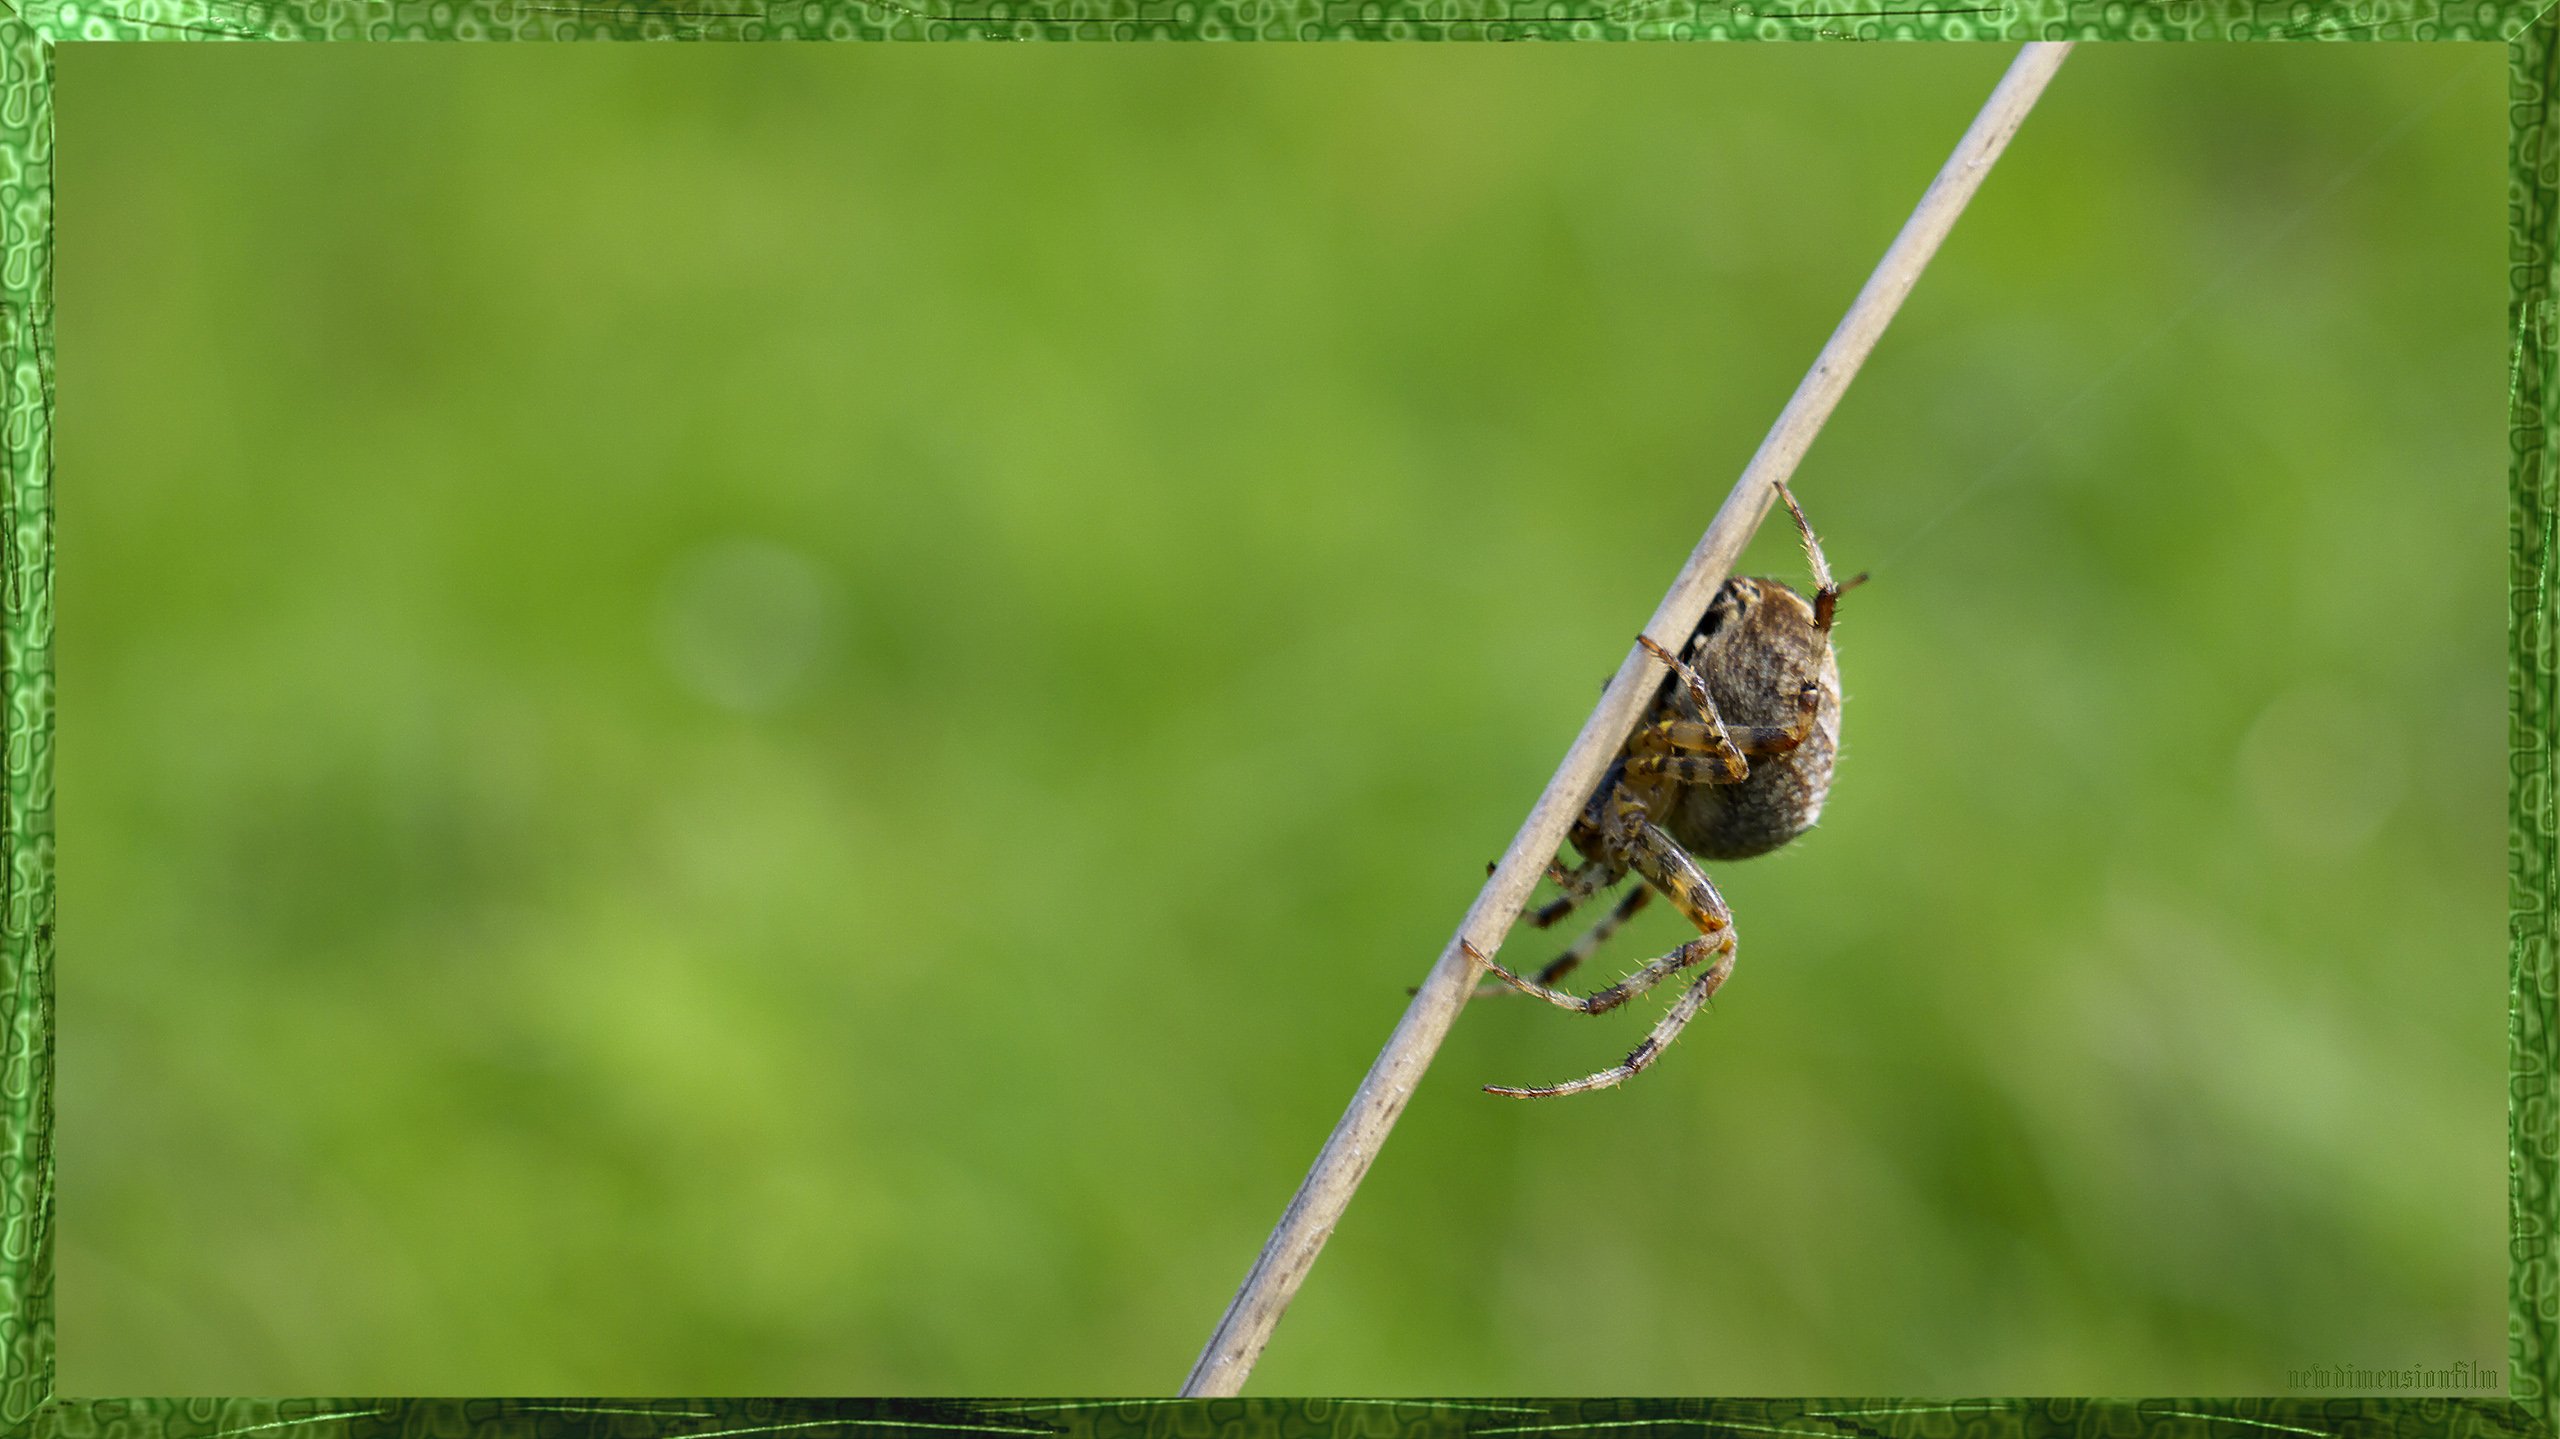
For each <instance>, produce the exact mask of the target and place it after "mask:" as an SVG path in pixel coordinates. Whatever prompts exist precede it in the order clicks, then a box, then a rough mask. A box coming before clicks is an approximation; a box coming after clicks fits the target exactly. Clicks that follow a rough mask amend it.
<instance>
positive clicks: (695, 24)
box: [27, 0, 2536, 41]
mask: <svg viewBox="0 0 2560 1439" xmlns="http://www.w3.org/2000/svg"><path fill="white" fill-rule="evenodd" d="M27 13H28V15H29V16H30V17H31V18H32V19H33V20H34V22H35V23H36V25H37V26H38V28H39V29H41V30H42V31H43V32H44V33H45V35H46V36H47V38H48V39H59V40H143V39H154V40H172V39H177V40H183V39H190V38H197V39H237V40H663V39H680V40H958V39H982V40H1160V39H1161V40H1177V39H1179V40H1314V39H1324V40H1346V39H1357V40H1625V39H1637V40H2006V41H2016V40H2503V39H2505V38H2507V37H2508V36H2509V35H2511V34H2512V33H2513V32H2515V31H2516V30H2517V29H2519V28H2520V27H2522V26H2523V25H2524V24H2525V22H2526V21H2527V19H2528V18H2529V17H2531V16H2533V15H2534V14H2535V13H2536V7H2534V6H2531V5H2526V4H2520V3H2514V0H2482V3H2475V4H2436V3H2429V0H2344V3H2339V0H2325V3H2320V4H2312V3H2307V0H2290V2H2289V3H2266V0H2256V3H2252V0H2167V3H2165V4H2157V3H2155V4H2141V5H2133V4H2126V3H2123V0H1952V3H1938V4H1930V3H1926V0H1923V3H1910V0H1904V3H1899V4H1890V5H1886V4H1878V3H1877V0H682V3H675V0H665V3H658V0H653V3H646V4H644V3H638V0H620V3H594V0H591V3H584V4H580V3H576V0H571V3H555V0H372V3H346V0H105V2H103V3H69V4H61V5H52V6H44V7H36V8H31V9H29V10H28V11H27Z"/></svg>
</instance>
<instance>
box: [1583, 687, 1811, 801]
mask: <svg viewBox="0 0 2560 1439" xmlns="http://www.w3.org/2000/svg"><path fill="white" fill-rule="evenodd" d="M1821 705H1822V689H1821V687H1820V686H1818V685H1812V684H1806V685H1801V686H1799V687H1798V688H1797V690H1796V717H1795V718H1794V719H1792V720H1790V721H1788V722H1787V723H1785V724H1783V725H1735V726H1733V727H1732V728H1730V729H1726V728H1723V727H1720V726H1719V727H1715V728H1710V727H1709V726H1707V725H1704V724H1701V723H1699V722H1698V721H1696V720H1663V721H1661V722H1659V723H1657V724H1655V725H1654V726H1653V727H1652V728H1651V729H1647V730H1643V731H1640V732H1638V734H1637V735H1636V737H1635V740H1634V742H1633V743H1632V744H1631V745H1630V748H1632V749H1633V750H1635V751H1636V753H1635V754H1634V756H1633V757H1632V758H1630V759H1629V760H1628V761H1627V773H1629V774H1631V775H1634V776H1635V777H1636V778H1637V779H1639V780H1648V779H1657V778H1669V779H1671V780H1674V781H1676V782H1678V783H1681V784H1739V783H1741V782H1742V781H1743V780H1746V779H1749V778H1750V777H1751V766H1750V764H1749V763H1748V762H1747V760H1748V759H1751V758H1760V757H1763V756H1767V755H1781V754H1785V753H1787V752H1788V751H1789V750H1792V749H1794V748H1795V747H1796V746H1797V745H1800V744H1803V743H1804V742H1805V740H1806V739H1807V738H1808V737H1809V736H1811V735H1812V733H1813V723H1814V716H1815V715H1816V713H1817V712H1818V711H1819V710H1820V708H1821Z"/></svg>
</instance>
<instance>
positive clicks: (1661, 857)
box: [1468, 813, 1736, 1099]
mask: <svg viewBox="0 0 2560 1439" xmlns="http://www.w3.org/2000/svg"><path fill="white" fill-rule="evenodd" d="M1623 823H1624V824H1625V826H1626V828H1627V829H1629V830H1630V831H1632V833H1631V835H1630V836H1629V838H1630V840H1631V842H1629V843H1627V845H1626V848H1627V850H1628V851H1629V853H1628V856H1627V857H1628V859H1630V860H1631V861H1632V862H1633V864H1634V867H1635V870H1636V872H1637V873H1638V874H1640V875H1642V876H1643V877H1644V879H1645V882H1646V883H1648V884H1650V885H1652V886H1653V887H1654V888H1656V889H1659V890H1661V891H1662V893H1663V897H1664V898H1666V899H1668V900H1670V901H1671V902H1672V904H1673V905H1675V906H1677V907H1678V908H1679V910H1680V912H1681V913H1682V914H1683V915H1686V916H1687V917H1688V919H1689V922H1690V923H1691V924H1694V925H1696V926H1697V927H1698V938H1696V939H1693V940H1690V941H1689V942H1688V943H1686V944H1683V945H1681V946H1680V947H1679V948H1677V949H1674V950H1673V951H1671V953H1669V954H1666V955H1664V956H1662V957H1661V958H1660V959H1657V960H1654V961H1653V962H1651V963H1650V964H1647V965H1646V966H1645V967H1644V968H1642V969H1640V970H1638V971H1636V972H1635V973H1634V974H1632V975H1629V976H1628V977H1627V978H1625V979H1624V980H1621V981H1619V982H1618V983H1617V984H1615V985H1612V986H1610V987H1609V988H1608V989H1604V990H1601V991H1600V992H1599V993H1597V994H1594V995H1591V996H1590V997H1589V998H1587V999H1582V998H1576V997H1575V996H1573V995H1569V994H1565V993H1562V992H1560V991H1557V990H1554V989H1549V988H1547V987H1546V986H1544V985H1536V984H1532V983H1531V982H1529V981H1527V980H1523V979H1521V978H1520V977H1519V976H1517V975H1514V974H1512V973H1511V972H1509V971H1508V970H1505V969H1503V968H1502V967H1501V966H1500V965H1497V964H1495V963H1494V962H1493V961H1492V960H1490V959H1486V960H1485V961H1484V962H1485V967H1486V968H1488V969H1490V970H1492V971H1493V973H1494V975H1495V976H1496V977H1497V978H1500V979H1502V980H1504V981H1506V982H1508V983H1509V984H1511V986H1512V987H1514V988H1516V989H1519V990H1521V991H1522V992H1524V993H1528V994H1534V995H1537V996H1538V997H1539V998H1541V999H1544V1000H1546V1001H1547V1002H1548V1003H1550V1004H1553V1005H1557V1006H1559V1007H1560V1008H1564V1009H1571V1010H1576V1011H1578V1012H1580V1013H1584V1014H1600V1013H1603V1012H1605V1011H1607V1010H1609V1009H1614V1008H1616V1007H1617V1006H1618V1005H1620V1004H1622V1003H1624V1002H1626V1001H1627V1000H1628V999H1631V998H1633V997H1634V996H1636V995H1638V994H1642V993H1643V992H1644V991H1646V990H1648V989H1651V988H1652V987H1653V986H1654V985H1656V984H1658V983H1660V982H1661V981H1662V980H1664V979H1665V978H1668V977H1669V976H1671V975H1673V974H1676V973H1678V972H1680V971H1681V970H1684V969H1687V968H1689V967H1690V966H1692V965H1694V964H1697V963H1698V962H1699V961H1701V960H1703V959H1706V958H1707V957H1708V956H1710V955H1713V956H1714V957H1715V961H1714V963H1712V964H1710V965H1708V966H1707V969H1706V971H1705V972H1704V973H1702V974H1700V975H1699V976H1698V978H1697V980H1696V981H1695V982H1694V983H1692V984H1691V985H1690V986H1689V989H1688V991H1687V992H1686V993H1684V994H1682V995H1681V996H1680V998H1679V999H1678V1000H1677V1001H1675V1002H1674V1003H1673V1004H1672V1006H1671V1008H1670V1010H1669V1011H1667V1012H1666V1013H1665V1014H1664V1015H1663V1017H1662V1020H1661V1022H1659V1023H1657V1024H1656V1025H1654V1027H1653V1032H1652V1033H1650V1034H1648V1035H1646V1036H1645V1039H1644V1042H1643V1043H1642V1044H1639V1045H1637V1046H1636V1047H1635V1049H1634V1051H1633V1052H1631V1053H1630V1054H1628V1056H1627V1058H1626V1060H1625V1062H1623V1063H1621V1064H1619V1065H1617V1066H1616V1067H1614V1068H1611V1069H1605V1070H1602V1071H1601V1072H1599V1073H1598V1074H1594V1075H1589V1076H1586V1077H1584V1078H1582V1079H1577V1080H1572V1081H1570V1082H1568V1083H1565V1084H1556V1085H1544V1086H1539V1087H1535V1088H1527V1089H1521V1088H1512V1087H1508V1086H1503V1085H1487V1086H1485V1092H1486V1093H1488V1094H1499V1095H1503V1096H1505V1097H1507V1098H1512V1099H1544V1098H1550V1097H1552V1096H1555V1095H1560V1094H1580V1093H1582V1092H1584V1091H1585V1090H1591V1089H1607V1088H1609V1087H1611V1086H1612V1085H1618V1084H1624V1083H1625V1082H1626V1081H1627V1080H1628V1079H1629V1078H1630V1077H1632V1076H1634V1075H1635V1074H1637V1073H1639V1072H1641V1071H1642V1070H1643V1069H1644V1068H1645V1066H1647V1065H1649V1064H1651V1063H1653V1061H1654V1060H1655V1059H1656V1058H1657V1057H1659V1056H1660V1055H1661V1053H1662V1050H1663V1048H1664V1047H1665V1046H1667V1045H1669V1044H1670V1043H1671V1041H1672V1040H1674V1039H1677V1038H1679V1037H1680V1031H1681V1030H1683V1029H1685V1028H1687V1027H1688V1024H1689V1021H1690V1020H1692V1019H1694V1018H1696V1017H1697V1015H1698V1011H1699V1010H1701V1009H1703V1008H1705V1007H1706V1003H1707V1001H1708V1000H1710V999H1712V998H1714V997H1715V993H1716V991H1717V990H1718V989H1721V988H1723V987H1724V982H1725V980H1726V978H1727V977H1729V976H1730V975H1731V974H1732V973H1733V961H1734V954H1735V948H1736V947H1735V944H1734V933H1733V911H1732V910H1730V909H1728V908H1726V906H1725V902H1724V897H1723V896H1722V895H1720V894H1718V893H1716V887H1715V885H1714V884H1713V883H1712V882H1711V881H1709V880H1708V878H1707V876H1706V874H1705V872H1704V871H1702V870H1700V869H1699V868H1698V864H1697V861H1695V860H1693V859H1691V858H1690V857H1689V855H1688V853H1687V851H1685V850H1683V849H1681V848H1680V846H1679V844H1678V842H1677V841H1675V840H1673V839H1672V838H1671V836H1670V835H1668V834H1665V833H1664V832H1663V831H1662V829H1661V827H1660V826H1658V825H1656V824H1654V823H1653V822H1652V821H1650V820H1647V819H1643V818H1641V817H1640V816H1637V815H1635V814H1632V813H1630V814H1629V815H1628V817H1627V819H1626V820H1625V821H1624V822H1623ZM1468 952H1469V953H1470V954H1473V953H1474V950H1473V949H1472V948H1470V949H1469V951H1468ZM1476 957H1477V958H1479V959H1482V958H1483V956H1481V955H1477V956H1476Z"/></svg>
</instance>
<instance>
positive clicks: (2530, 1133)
mask: <svg viewBox="0 0 2560 1439" xmlns="http://www.w3.org/2000/svg"><path fill="white" fill-rule="evenodd" d="M2508 63H2509V66H2510V69H2509V80H2508V92H2507V93H2508V99H2509V105H2510V107H2511V108H2510V110H2509V112H2508V115H2509V118H2508V123H2509V126H2510V127H2511V133H2512V137H2513V138H2512V140H2511V142H2510V143H2511V149H2510V169H2509V170H2508V182H2507V185H2508V225H2509V241H2508V246H2509V253H2508V259H2509V264H2510V271H2509V287H2510V296H2509V300H2508V312H2507V314H2508V318H2507V322H2508V325H2509V326H2510V327H2511V329H2512V332H2513V334H2514V335H2515V358H2514V361H2513V375H2514V379H2513V383H2512V389H2513V391H2514V394H2513V396H2512V399H2511V401H2510V418H2509V423H2510V425H2511V427H2512V428H2511V431H2510V435H2511V443H2512V445H2513V447H2514V470H2513V475H2512V481H2511V487H2510V496H2511V498H2510V500H2509V506H2510V520H2509V523H2510V525H2511V526H2512V528H2511V530H2510V532H2509V536H2508V546H2509V552H2510V554H2511V555H2512V557H2513V558H2512V560H2511V564H2512V570H2511V583H2512V586H2513V588H2512V590H2511V592H2510V598H2509V603H2508V616H2507V635H2508V646H2509V648H2508V658H2507V689H2508V716H2509V718H2508V746H2509V754H2510V755H2511V756H2512V758H2511V759H2510V761H2509V763H2510V766H2511V768H2510V770H2509V775H2508V789H2507V795H2508V799H2507V803H2508V815H2507V827H2508V836H2509V838H2508V851H2507V853H2508V865H2509V871H2510V872H2509V877H2508V879H2509V883H2508V911H2509V916H2510V918H2509V934H2508V943H2509V947H2510V951H2511V958H2510V964H2511V971H2510V972H2511V975H2512V983H2513V990H2512V997H2511V998H2510V1000H2509V1002H2508V1007H2507V1026H2508V1028H2507V1064H2508V1079H2507V1085H2508V1102H2507V1112H2508V1123H2509V1125H2510V1126H2511V1127H2510V1130H2509V1133H2508V1139H2507V1145H2508V1148H2507V1172H2508V1212H2509V1218H2508V1224H2509V1227H2510V1238H2509V1247H2508V1264H2509V1270H2508V1285H2509V1289H2508V1305H2509V1309H2508V1317H2507V1350H2508V1356H2509V1358H2508V1362H2509V1367H2510V1368H2511V1369H2512V1370H2513V1371H2514V1375H2513V1379H2512V1381H2511V1384H2510V1387H2509V1392H2511V1393H2513V1394H2514V1395H2515V1397H2516V1398H2517V1399H2518V1400H2519V1401H2520V1402H2522V1403H2525V1404H2527V1405H2530V1406H2532V1408H2533V1409H2534V1410H2535V1412H2537V1413H2539V1414H2541V1415H2542V1416H2543V1417H2544V1419H2545V1420H2546V1422H2547V1421H2548V1420H2549V1418H2550V1413H2551V1411H2550V1398H2551V1394H2552V1392H2553V1379H2554V1375H2553V1372H2552V1366H2553V1362H2554V1353H2553V1347H2554V1345H2553V1336H2554V1331H2555V1328H2560V1274H2555V1273H2554V1270H2553V1261H2554V1255H2553V1249H2552V1228H2553V1223H2554V1218H2555V1215H2554V1208H2553V1178H2554V1164H2555V1157H2556V1156H2560V1109H2555V1106H2554V1104H2553V1099H2554V1093H2553V1086H2552V1072H2553V1065H2552V1000H2553V993H2554V983H2553V974H2552V923H2551V915H2552V902H2553V899H2554V898H2555V886H2560V870H2555V864H2560V839H2555V831H2560V825H2555V822H2554V813H2553V808H2552V802H2553V788H2552V778H2553V776H2552V720H2553V703H2552V701H2553V695H2554V684H2555V680H2560V654H2555V653H2554V650H2553V635H2554V632H2553V628H2552V603H2553V599H2554V588H2553V586H2552V584H2551V567H2552V563H2553V560H2554V553H2553V528H2552V526H2553V520H2554V516H2555V514H2560V496H2555V494H2554V492H2553V482H2554V478H2555V467H2554V465H2553V463H2552V459H2553V456H2552V440H2553V435H2554V431H2553V429H2552V427H2551V425H2550V424H2549V422H2548V417H2547V415H2546V412H2545V409H2544V401H2545V397H2547V396H2548V395H2550V393H2551V386H2552V381H2553V378H2554V376H2553V373H2552V370H2551V364H2552V359H2553V352H2552V345H2551V327H2552V318H2553V317H2552V285H2551V278H2552V277H2551V266H2552V260H2553V250H2552V244H2551V236H2552V230H2553V225H2554V222H2555V217H2560V130H2555V128H2554V125H2555V118H2560V107H2555V106H2554V105H2553V103H2552V96H2553V89H2552V82H2553V80H2554V78H2555V76H2554V66H2555V64H2560V40H2556V39H2555V30H2554V22H2553V21H2552V20H2550V19H2548V18H2546V19H2542V20H2540V21H2538V22H2537V23H2535V24H2533V25H2532V26H2530V27H2529V28H2527V30H2526V31H2525V32H2524V33H2523V34H2522V35H2520V36H2519V37H2518V38H2517V39H2516V41H2515V42H2514V43H2513V44H2512V45H2511V46H2510V47H2509V53H2508Z"/></svg>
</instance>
